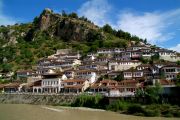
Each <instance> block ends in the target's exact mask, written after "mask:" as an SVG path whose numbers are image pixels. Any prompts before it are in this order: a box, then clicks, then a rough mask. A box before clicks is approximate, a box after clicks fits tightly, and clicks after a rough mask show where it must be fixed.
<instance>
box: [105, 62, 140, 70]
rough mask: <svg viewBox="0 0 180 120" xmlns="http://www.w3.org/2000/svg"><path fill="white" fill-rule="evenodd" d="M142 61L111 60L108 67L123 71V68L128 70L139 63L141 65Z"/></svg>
mask: <svg viewBox="0 0 180 120" xmlns="http://www.w3.org/2000/svg"><path fill="white" fill-rule="evenodd" d="M140 64H141V62H140V61H114V62H113V61H112V62H109V64H108V68H109V70H113V71H123V70H128V69H130V68H132V67H134V68H135V67H136V66H138V65H140Z"/></svg>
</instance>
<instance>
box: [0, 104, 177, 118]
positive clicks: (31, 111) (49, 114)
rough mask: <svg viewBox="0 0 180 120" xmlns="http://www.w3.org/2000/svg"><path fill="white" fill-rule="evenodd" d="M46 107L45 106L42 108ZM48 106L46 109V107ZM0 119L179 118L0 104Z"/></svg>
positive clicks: (84, 109)
mask: <svg viewBox="0 0 180 120" xmlns="http://www.w3.org/2000/svg"><path fill="white" fill-rule="evenodd" d="M44 107H46V108H44ZM47 108H48V109H47ZM0 119H2V120H59V119H62V120H71V119H73V120H94V119H96V120H118V119H122V120H179V118H162V117H140V116H132V115H125V114H117V113H115V112H110V111H91V110H89V109H88V110H86V108H83V109H81V108H80V109H79V108H69V107H61V106H44V105H29V104H0Z"/></svg>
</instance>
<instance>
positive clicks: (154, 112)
mask: <svg viewBox="0 0 180 120" xmlns="http://www.w3.org/2000/svg"><path fill="white" fill-rule="evenodd" d="M107 110H111V111H115V112H117V111H118V112H121V113H126V114H131V115H137V116H148V117H155V116H163V117H180V107H179V106H172V105H170V104H151V105H141V104H139V103H132V102H131V103H130V102H125V101H120V100H118V101H115V102H114V103H111V104H109V105H108V106H107Z"/></svg>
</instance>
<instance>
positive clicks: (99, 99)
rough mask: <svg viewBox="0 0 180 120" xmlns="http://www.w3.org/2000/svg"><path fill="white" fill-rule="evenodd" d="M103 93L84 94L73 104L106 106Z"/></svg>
mask: <svg viewBox="0 0 180 120" xmlns="http://www.w3.org/2000/svg"><path fill="white" fill-rule="evenodd" d="M103 100H104V97H103V96H102V95H99V94H96V95H88V94H82V95H80V96H78V97H77V98H76V100H75V101H74V102H73V103H72V104H71V106H72V107H90V108H104V106H105V101H103Z"/></svg>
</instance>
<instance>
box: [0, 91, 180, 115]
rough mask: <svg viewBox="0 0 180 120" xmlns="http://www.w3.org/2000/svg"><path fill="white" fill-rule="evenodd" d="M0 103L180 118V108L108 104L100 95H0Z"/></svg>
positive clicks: (106, 99)
mask: <svg viewBox="0 0 180 120" xmlns="http://www.w3.org/2000/svg"><path fill="white" fill-rule="evenodd" d="M0 103H5V104H33V105H52V106H54V107H58V108H60V109H66V108H67V109H75V110H77V109H78V110H88V111H113V112H116V113H123V114H128V115H135V116H148V117H156V116H161V117H180V107H179V106H177V105H170V104H151V105H147V104H140V103H133V102H128V101H122V100H117V101H115V102H113V103H109V100H108V98H105V97H103V96H101V95H86V94H82V95H73V94H72V95H70V94H67V95H65V94H64V95H47V94H0Z"/></svg>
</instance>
